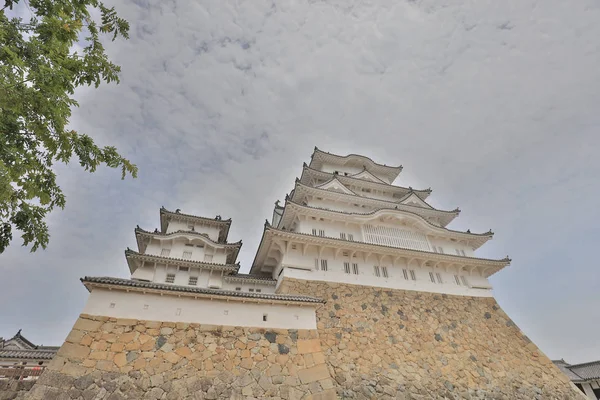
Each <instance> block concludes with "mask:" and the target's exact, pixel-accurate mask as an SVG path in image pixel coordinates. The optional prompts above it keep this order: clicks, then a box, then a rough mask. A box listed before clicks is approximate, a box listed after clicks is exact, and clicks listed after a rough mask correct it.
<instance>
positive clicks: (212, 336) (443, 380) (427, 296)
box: [22, 148, 580, 400]
mask: <svg viewBox="0 0 600 400" xmlns="http://www.w3.org/2000/svg"><path fill="white" fill-rule="evenodd" d="M401 170H402V167H401V166H398V167H392V166H387V165H382V164H379V163H376V162H374V161H373V160H371V159H369V158H367V157H364V156H361V155H354V154H352V155H348V156H344V157H342V156H338V155H334V154H330V153H326V152H323V151H321V150H319V149H317V148H315V151H314V153H313V155H312V157H311V161H310V163H309V164H308V165H307V164H304V166H303V169H302V174H301V177H300V178H299V179H297V180H296V182H295V186H294V189H293V190H292V191H291V192H290V193H289V194H288V195H287V196H286V198H285V202H284V203H283V204H279V202H277V203H276V204H275V209H274V211H273V216H272V218H271V220H270V221H267V222H265V226H264V231H263V235H262V239H261V242H260V245H259V247H258V250H257V252H256V256H255V258H254V262H253V264H252V266H251V270H250V273H249V274H242V273H240V272H239V269H240V265H239V264H237V263H236V258H237V255H238V252H239V250H240V247H241V246H242V243H241V241H240V242H231V243H230V242H229V241H228V233H229V228H230V226H231V222H232V221H231V220H230V219H222V218H221V217H218V216H217V217H216V218H204V217H199V216H194V215H189V214H186V213H183V212H181V211H180V210H175V211H169V210H167V209H165V208H161V209H160V228H158V229H155V230H152V229H150V230H145V229H142V228H140V227H138V228H136V229H135V236H136V239H137V247H138V249H137V250H130V249H127V251H126V252H125V256H126V260H127V264H128V266H129V270H130V272H131V278H130V279H120V278H111V277H85V278H82V282H83V284H84V285H85V287H86V288H87V289H88V290H89V292H90V296H89V299H88V302H87V304H86V306H85V309H84V310H83V313H82V314H81V315H80V317H79V318H78V320H77V321H76V322H75V325H74V326H73V329H72V331H71V332H70V333H69V335H68V337H67V338H66V340H65V343H64V344H63V345H62V346H61V348H60V350H59V351H58V354H57V356H56V357H55V358H54V360H53V361H52V363H51V365H50V366H49V367H48V368H47V370H46V371H45V372H44V373H43V375H42V376H41V377H40V378H39V380H38V382H37V383H36V385H35V386H34V387H33V389H32V390H31V391H29V392H28V393H26V394H22V396H24V398H28V399H49V398H60V399H62V398H65V399H67V398H69V399H109V400H119V399H138V398H139V399H141V398H143V399H262V398H277V399H307V400H309V399H313V400H317V399H338V398H339V399H577V398H580V397H579V396H580V394H579V393H578V391H577V390H576V389H574V387H573V386H572V384H571V383H570V382H569V379H568V378H567V377H566V376H565V375H564V374H562V373H561V372H560V371H559V370H558V368H557V367H556V366H554V365H553V364H552V362H551V361H550V360H549V359H548V358H547V357H546V356H545V355H544V354H543V353H542V352H540V350H539V349H538V348H537V347H536V346H535V344H533V343H532V342H531V341H530V340H529V339H528V338H527V337H526V336H525V335H524V334H523V333H522V332H521V331H520V330H519V328H518V327H516V326H515V324H514V323H513V322H512V321H511V320H510V318H509V317H508V316H507V315H506V314H505V313H504V312H503V311H502V310H501V309H500V307H499V306H498V304H497V303H496V301H495V300H494V298H493V294H492V287H491V285H490V283H489V280H488V278H489V277H490V276H491V275H493V274H495V273H497V272H498V271H500V270H502V269H503V268H505V267H506V266H508V265H509V264H510V259H509V258H508V257H506V258H502V259H485V258H480V257H477V256H476V255H475V252H476V250H477V249H478V248H479V247H481V246H482V245H483V244H485V243H486V242H487V241H488V240H490V239H491V238H492V236H493V233H492V232H491V231H489V232H482V233H474V232H470V231H467V232H461V231H456V230H452V229H449V228H448V227H447V226H448V224H450V222H452V220H453V219H454V218H456V217H457V216H458V215H459V213H460V211H459V210H458V209H454V210H438V209H435V208H433V207H431V206H430V205H429V204H428V203H427V201H426V200H427V197H428V196H429V195H430V193H431V190H430V189H426V190H417V189H413V188H411V187H408V188H407V187H402V186H395V185H393V182H394V181H395V179H396V178H397V177H398V175H399V174H400V172H401Z"/></svg>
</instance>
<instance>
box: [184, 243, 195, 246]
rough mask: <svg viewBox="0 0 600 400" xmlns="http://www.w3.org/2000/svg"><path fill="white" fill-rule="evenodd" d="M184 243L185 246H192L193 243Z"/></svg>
mask: <svg viewBox="0 0 600 400" xmlns="http://www.w3.org/2000/svg"><path fill="white" fill-rule="evenodd" d="M185 245H186V246H187V247H194V245H193V244H191V243H186V244H185Z"/></svg>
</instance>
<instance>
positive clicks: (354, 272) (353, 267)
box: [352, 263, 358, 275]
mask: <svg viewBox="0 0 600 400" xmlns="http://www.w3.org/2000/svg"><path fill="white" fill-rule="evenodd" d="M352 273H353V274H354V275H358V264H356V263H353V264H352Z"/></svg>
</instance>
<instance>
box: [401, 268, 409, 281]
mask: <svg viewBox="0 0 600 400" xmlns="http://www.w3.org/2000/svg"><path fill="white" fill-rule="evenodd" d="M402 274H403V275H404V279H406V280H408V271H407V270H405V269H403V270H402Z"/></svg>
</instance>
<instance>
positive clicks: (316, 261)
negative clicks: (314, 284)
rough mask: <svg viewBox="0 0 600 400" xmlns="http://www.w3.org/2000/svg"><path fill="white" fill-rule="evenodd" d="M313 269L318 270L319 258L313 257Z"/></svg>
mask: <svg viewBox="0 0 600 400" xmlns="http://www.w3.org/2000/svg"><path fill="white" fill-rule="evenodd" d="M315 269H316V270H317V271H318V270H319V259H318V258H315Z"/></svg>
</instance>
